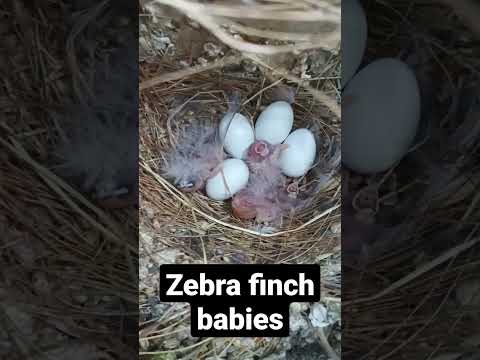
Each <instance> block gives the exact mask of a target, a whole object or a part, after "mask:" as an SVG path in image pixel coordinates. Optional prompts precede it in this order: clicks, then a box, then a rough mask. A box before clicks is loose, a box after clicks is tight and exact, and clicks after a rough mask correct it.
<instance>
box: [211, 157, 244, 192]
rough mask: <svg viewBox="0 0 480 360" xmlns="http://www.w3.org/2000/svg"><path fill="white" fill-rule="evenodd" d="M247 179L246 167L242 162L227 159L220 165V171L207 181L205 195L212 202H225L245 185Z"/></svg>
mask: <svg viewBox="0 0 480 360" xmlns="http://www.w3.org/2000/svg"><path fill="white" fill-rule="evenodd" d="M248 177H249V171H248V167H247V165H246V164H245V163H244V162H243V160H240V159H227V160H225V161H224V162H223V164H222V171H220V172H219V173H218V174H216V175H215V176H213V177H211V178H210V179H208V180H207V184H206V192H207V195H208V197H209V198H211V199H214V200H226V199H228V198H230V197H232V196H233V195H234V194H236V193H237V192H239V191H240V190H242V189H243V188H244V187H245V186H246V185H247V183H248ZM227 186H228V188H227ZM229 190H230V191H229Z"/></svg>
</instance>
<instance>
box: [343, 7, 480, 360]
mask: <svg viewBox="0 0 480 360" xmlns="http://www.w3.org/2000/svg"><path fill="white" fill-rule="evenodd" d="M445 3H448V2H447V1H445ZM458 3H460V2H458ZM363 5H364V6H365V8H366V10H367V14H368V20H369V32H370V37H369V44H368V50H367V59H368V60H367V62H369V61H371V60H373V59H375V58H379V57H382V56H393V57H396V56H400V57H403V60H407V61H410V59H409V56H405V55H409V54H413V55H414V56H418V57H420V59H421V61H419V62H417V64H416V65H417V66H416V67H415V68H416V71H417V77H418V80H419V83H420V86H421V92H422V100H428V99H429V101H424V102H423V103H422V106H423V108H424V109H425V111H424V114H423V119H424V120H427V121H428V122H429V123H430V126H429V127H426V128H427V129H428V128H429V130H421V132H423V134H422V136H421V141H419V143H418V149H417V150H415V151H413V152H412V153H411V154H410V155H409V156H407V157H406V158H405V159H404V161H403V162H402V163H401V164H400V165H399V166H398V167H396V168H393V169H391V170H390V171H389V172H387V173H386V174H380V176H377V177H371V178H369V179H364V180H362V181H365V183H366V184H365V183H364V185H362V186H360V189H359V190H358V191H365V189H366V188H369V189H370V190H372V189H373V190H374V191H371V192H370V195H371V194H373V197H374V201H373V202H374V203H376V201H377V200H379V201H380V203H383V202H384V203H386V202H387V201H386V200H389V201H391V200H392V199H393V201H392V202H391V204H390V205H388V206H386V205H384V204H381V206H380V209H379V211H378V213H377V214H376V215H377V217H378V216H381V215H383V214H385V212H386V211H388V210H385V209H386V208H388V207H390V208H394V207H395V206H396V205H398V204H401V203H404V204H406V206H405V207H404V208H403V209H400V208H398V209H399V212H400V215H401V216H400V218H403V220H402V221H401V222H400V223H397V226H396V227H395V231H393V232H391V233H390V235H389V236H386V237H383V238H382V241H380V243H376V244H373V247H372V248H370V249H369V252H370V254H369V255H368V256H367V257H366V258H364V259H363V263H356V264H351V265H348V266H343V268H342V282H343V283H342V290H343V291H342V300H343V301H342V305H343V307H342V310H343V311H342V325H343V329H342V332H343V333H342V339H343V341H342V352H343V355H344V356H345V357H346V358H348V359H373V358H374V359H426V358H432V359H435V358H436V357H437V356H440V355H442V354H443V355H445V354H446V353H450V356H451V358H452V359H457V358H460V356H461V354H468V353H477V354H478V352H479V345H480V344H479V341H478V336H479V333H480V329H479V327H478V309H479V308H478V306H479V305H480V303H479V301H478V299H479V297H478V295H475V294H476V291H477V290H476V289H475V284H477V286H478V282H479V274H480V268H479V264H478V256H479V255H480V244H479V242H480V241H479V236H480V234H479V233H478V221H479V220H480V207H479V206H478V201H477V200H478V186H479V182H478V179H479V175H480V173H479V171H480V168H479V162H478V146H479V143H478V136H474V137H472V134H474V133H475V131H477V130H475V127H474V126H473V127H472V122H471V120H472V119H474V118H472V117H471V116H466V114H468V113H469V111H470V109H472V110H473V109H475V107H473V103H471V102H469V101H468V93H469V92H472V91H473V94H474V95H475V96H478V90H473V89H475V87H477V89H478V85H479V84H480V78H479V75H478V74H479V70H480V62H479V60H478V59H479V58H478V54H479V52H480V48H479V47H478V42H477V40H476V39H475V38H474V36H473V34H472V32H471V31H470V29H468V28H467V27H465V26H464V25H463V23H462V22H461V21H460V20H459V19H458V18H456V17H455V16H454V14H453V12H452V9H451V8H449V7H445V6H443V7H442V6H439V4H436V3H434V2H429V1H424V2H419V3H417V4H415V5H413V4H412V3H411V2H410V1H404V0H393V1H389V2H381V1H374V0H372V1H364V2H363ZM479 13H480V11H479ZM431 19H444V21H441V22H432V21H431ZM423 55H425V57H424V56H423ZM472 85H473V86H472ZM465 106H466V107H467V108H468V109H469V110H468V111H465V109H463V110H462V108H464V107H465ZM471 106H472V107H471ZM470 107H471V108H470ZM470 114H471V115H474V114H475V113H474V112H470ZM475 116H477V118H476V119H478V115H475ZM469 117H470V120H468V119H469ZM469 121H470V123H469ZM475 123H478V120H476V122H475V121H473V124H475ZM462 127H464V130H466V129H468V130H467V131H463V132H461V131H460V132H459V131H458V130H459V129H461V128H462ZM432 129H433V130H435V131H432ZM462 133H463V134H462ZM477 134H478V131H477ZM459 135H462V136H460V137H458V136H459ZM439 136H440V137H439ZM420 154H436V156H433V157H432V158H433V159H436V160H435V161H437V163H435V164H434V166H438V173H437V174H436V175H435V174H430V176H427V177H425V174H426V173H427V171H426V167H424V166H420V167H417V169H414V167H412V164H416V163H417V164H418V162H416V159H418V158H419V155H420ZM430 165H431V164H430ZM447 169H449V170H448V171H449V172H450V174H451V175H450V177H448V172H447ZM425 179H427V180H428V182H427V183H425ZM356 181H358V179H357V180H356ZM387 184H388V185H387ZM386 188H389V189H386ZM357 189H358V188H357ZM432 189H434V191H433V190H432ZM377 190H378V191H379V192H378V191H377ZM427 193H428V194H429V196H426V194H427ZM430 195H431V196H430ZM370 200H372V196H370ZM346 205H347V204H345V203H344V204H343V206H344V207H345V206H346ZM397 215H398V214H397ZM466 289H467V290H466ZM465 294H468V296H466V295H465ZM475 299H477V300H475ZM475 339H476V340H475ZM462 358H463V357H462Z"/></svg>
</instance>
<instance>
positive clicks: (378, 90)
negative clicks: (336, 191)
mask: <svg viewBox="0 0 480 360" xmlns="http://www.w3.org/2000/svg"><path fill="white" fill-rule="evenodd" d="M419 120H420V92H419V88H418V83H417V79H416V78H415V75H414V73H413V72H412V70H411V69H410V68H409V67H408V66H407V65H406V64H405V63H403V62H401V61H399V60H396V59H391V58H385V59H381V60H377V61H375V62H373V63H371V64H369V65H368V66H366V67H365V68H364V69H362V70H361V71H360V72H359V73H358V74H357V75H356V76H355V77H354V78H353V79H352V81H351V82H350V83H349V84H348V86H347V88H346V89H345V91H344V94H343V97H342V161H343V163H344V164H345V165H346V166H347V167H349V168H350V169H352V170H354V171H357V172H359V173H364V174H371V173H377V172H381V171H385V170H387V169H388V168H389V167H391V166H392V165H394V164H395V163H396V162H397V161H399V160H401V159H402V157H403V156H404V155H405V154H406V153H407V151H408V150H409V148H410V147H411V145H412V142H413V140H414V138H415V135H416V132H417V127H418V123H419Z"/></svg>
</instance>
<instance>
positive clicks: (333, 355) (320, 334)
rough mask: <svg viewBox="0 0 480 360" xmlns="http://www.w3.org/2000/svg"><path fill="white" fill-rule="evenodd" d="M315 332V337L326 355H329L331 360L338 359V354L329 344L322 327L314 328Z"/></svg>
mask: <svg viewBox="0 0 480 360" xmlns="http://www.w3.org/2000/svg"><path fill="white" fill-rule="evenodd" d="M315 334H316V335H317V338H318V340H319V341H320V345H321V346H322V348H323V350H325V352H326V353H327V355H328V356H330V358H331V359H333V360H340V356H338V354H337V353H336V352H335V350H333V348H332V347H331V346H330V343H329V342H328V339H327V337H326V336H325V333H324V332H323V329H322V328H317V329H315Z"/></svg>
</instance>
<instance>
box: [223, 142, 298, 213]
mask: <svg viewBox="0 0 480 360" xmlns="http://www.w3.org/2000/svg"><path fill="white" fill-rule="evenodd" d="M285 148H286V146H285V145H282V144H280V145H271V144H269V143H268V142H266V141H261V140H257V141H255V142H254V143H253V144H252V145H251V146H250V147H249V149H248V150H247V156H246V159H245V161H246V162H247V165H248V167H249V169H250V178H249V182H248V185H247V187H246V188H245V189H243V190H242V191H240V192H239V193H238V194H236V195H235V196H234V197H233V200H232V211H233V214H234V215H235V216H236V217H238V218H240V219H256V220H257V221H258V222H272V221H276V220H280V219H281V217H282V216H283V215H284V214H285V213H286V212H288V211H289V210H291V209H294V208H297V207H298V206H299V205H300V204H301V203H303V202H302V201H301V200H299V199H297V198H296V195H297V193H298V187H296V186H294V184H288V181H287V178H286V176H284V175H283V174H282V172H281V170H280V167H279V163H278V161H279V157H280V153H281V151H282V150H283V149H285Z"/></svg>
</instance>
